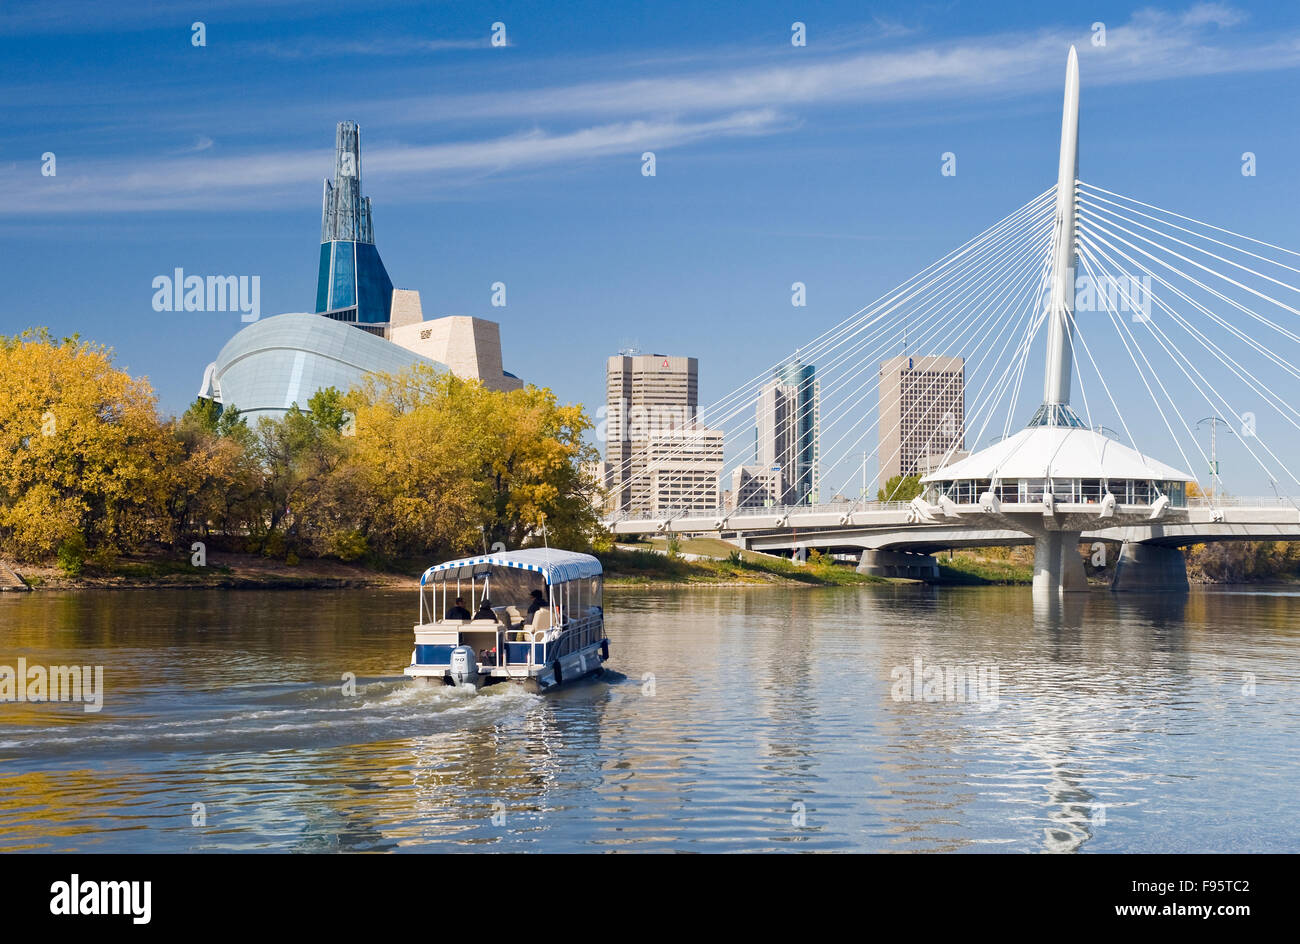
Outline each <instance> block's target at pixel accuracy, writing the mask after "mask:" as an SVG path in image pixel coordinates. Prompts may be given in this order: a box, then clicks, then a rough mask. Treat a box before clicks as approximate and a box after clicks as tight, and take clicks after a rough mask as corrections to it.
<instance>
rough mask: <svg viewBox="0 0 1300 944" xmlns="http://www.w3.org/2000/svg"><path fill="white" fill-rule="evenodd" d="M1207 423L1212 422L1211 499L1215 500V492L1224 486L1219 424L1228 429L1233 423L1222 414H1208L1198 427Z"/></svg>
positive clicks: (1198, 422) (1197, 423) (1197, 422)
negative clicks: (1221, 473) (1220, 468)
mask: <svg viewBox="0 0 1300 944" xmlns="http://www.w3.org/2000/svg"><path fill="white" fill-rule="evenodd" d="M1206 423H1209V424H1210V500H1211V501H1213V500H1214V496H1215V493H1216V492H1218V491H1219V490H1220V489H1221V488H1222V487H1223V480H1222V479H1220V478H1219V448H1218V447H1219V436H1218V433H1219V424H1220V423H1222V424H1223V425H1225V426H1227V427H1228V429H1232V424H1231V423H1229V422H1228V421H1227V420H1225V419H1224V418H1223V417H1222V416H1207V417H1205V418H1204V419H1200V420H1197V421H1196V428H1197V429H1200V428H1201V426H1203V425H1204V424H1206Z"/></svg>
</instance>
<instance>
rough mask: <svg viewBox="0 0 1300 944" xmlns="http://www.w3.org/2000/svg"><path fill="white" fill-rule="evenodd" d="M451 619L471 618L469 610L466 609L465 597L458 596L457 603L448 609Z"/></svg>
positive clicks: (448, 616)
mask: <svg viewBox="0 0 1300 944" xmlns="http://www.w3.org/2000/svg"><path fill="white" fill-rule="evenodd" d="M446 618H447V619H449V620H467V619H469V610H467V609H465V598H464V597H457V598H456V605H455V606H453V607H452V608H451V609H450V610H448V611H447V617H446Z"/></svg>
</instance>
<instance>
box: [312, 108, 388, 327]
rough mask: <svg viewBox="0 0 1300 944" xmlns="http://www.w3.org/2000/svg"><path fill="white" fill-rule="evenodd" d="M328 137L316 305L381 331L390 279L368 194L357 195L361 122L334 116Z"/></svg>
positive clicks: (337, 316) (331, 315)
mask: <svg viewBox="0 0 1300 944" xmlns="http://www.w3.org/2000/svg"><path fill="white" fill-rule="evenodd" d="M334 142H335V143H334V183H333V184H331V183H330V182H329V181H328V180H326V181H325V188H324V199H323V201H322V207H321V226H320V230H321V232H320V242H321V246H320V273H319V275H318V276H317V279H316V311H317V312H318V313H319V314H323V315H325V316H326V317H329V318H333V319H335V320H336V321H349V322H353V323H355V324H356V325H357V326H358V327H362V328H365V329H366V330H369V331H371V332H372V333H382V326H383V325H386V324H387V323H388V321H389V315H390V312H391V310H392V304H393V282H392V280H391V279H390V278H389V277H388V271H387V270H386V269H385V268H384V263H383V261H382V260H381V259H380V258H379V250H377V249H376V248H375V230H374V225H373V223H372V222H371V218H370V198H369V197H363V196H361V128H360V127H358V125H357V123H356V122H355V121H340V122H339V124H338V128H337V130H336V132H335V138H334ZM372 325H373V326H374V327H373V328H371V327H370V326H372Z"/></svg>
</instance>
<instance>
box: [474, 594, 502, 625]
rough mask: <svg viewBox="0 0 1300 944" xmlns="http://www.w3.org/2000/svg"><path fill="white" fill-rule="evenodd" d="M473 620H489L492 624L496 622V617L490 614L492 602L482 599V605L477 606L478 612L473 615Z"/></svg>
mask: <svg viewBox="0 0 1300 944" xmlns="http://www.w3.org/2000/svg"><path fill="white" fill-rule="evenodd" d="M474 619H476V620H491V621H492V622H494V623H495V622H496V620H497V615H496V614H495V613H493V612H492V601H490V600H489V599H488V598H487V597H484V598H483V603H482V604H481V605H480V606H479V608H478V612H477V613H475V614H474Z"/></svg>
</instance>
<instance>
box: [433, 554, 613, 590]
mask: <svg viewBox="0 0 1300 944" xmlns="http://www.w3.org/2000/svg"><path fill="white" fill-rule="evenodd" d="M493 567H513V568H515V569H517V570H531V571H533V572H535V573H539V574H541V575H542V578H543V579H544V580H545V581H546V582H547V583H548V584H557V583H565V582H567V581H569V580H580V579H581V578H583V577H599V576H600V574H601V573H602V570H601V566H600V561H598V560H596V558H594V557H592V556H591V555H590V554H579V553H578V552H577V551H560V550H548V549H546V548H542V547H530V548H527V549H525V550H522V551H502V552H501V553H500V554H484V555H483V556H481V557H463V558H461V559H460V560H454V561H447V562H446V563H445V564H435V565H434V566H432V567H430V568H429V569H428V570H426V571H425V572H424V575H423V576H421V577H420V586H424V583H425V581H427V580H428V579H429V578H430V577H432V578H433V579H434V581H435V582H442V581H446V580H467V579H469V578H470V577H471V576H475V575H478V574H485V573H487V572H489V571H490V570H491V569H492V568H493Z"/></svg>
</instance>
